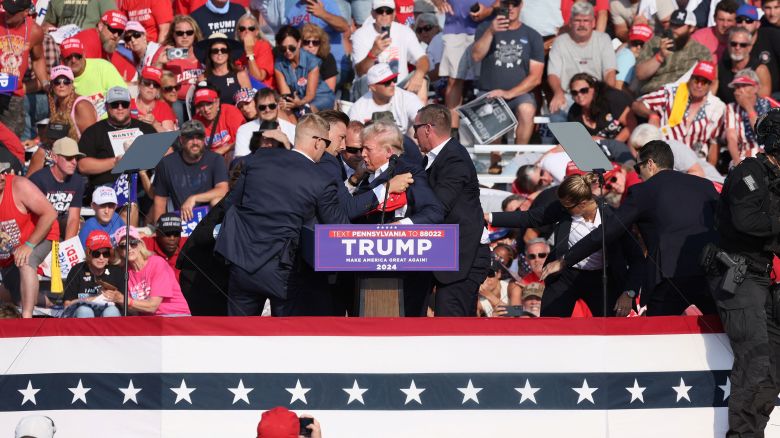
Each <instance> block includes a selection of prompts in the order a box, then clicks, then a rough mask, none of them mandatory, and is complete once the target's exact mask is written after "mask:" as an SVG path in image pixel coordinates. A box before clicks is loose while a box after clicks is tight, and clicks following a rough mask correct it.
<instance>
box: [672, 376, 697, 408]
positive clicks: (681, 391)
mask: <svg viewBox="0 0 780 438" xmlns="http://www.w3.org/2000/svg"><path fill="white" fill-rule="evenodd" d="M691 388H693V387H692V386H685V380H683V379H682V377H680V386H672V389H674V391H675V392H676V393H677V401H678V402H679V401H680V400H682V399H686V400H688V401H689V402H690V401H691V398H690V397H689V396H688V391H690V390H691Z"/></svg>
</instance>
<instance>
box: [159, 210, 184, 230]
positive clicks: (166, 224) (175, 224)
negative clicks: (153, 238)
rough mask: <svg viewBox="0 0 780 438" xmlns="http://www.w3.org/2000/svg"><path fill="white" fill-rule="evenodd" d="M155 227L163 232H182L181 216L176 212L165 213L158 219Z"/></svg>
mask: <svg viewBox="0 0 780 438" xmlns="http://www.w3.org/2000/svg"><path fill="white" fill-rule="evenodd" d="M155 229H156V230H157V231H158V232H160V233H163V234H168V233H174V232H179V233H181V218H180V217H179V215H178V214H176V213H165V214H164V215H162V216H160V217H159V218H158V219H157V225H156V226H155Z"/></svg>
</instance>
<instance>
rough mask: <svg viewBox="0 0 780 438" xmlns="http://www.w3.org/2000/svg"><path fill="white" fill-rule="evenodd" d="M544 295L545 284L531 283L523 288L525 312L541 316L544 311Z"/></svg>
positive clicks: (522, 298) (522, 297)
mask: <svg viewBox="0 0 780 438" xmlns="http://www.w3.org/2000/svg"><path fill="white" fill-rule="evenodd" d="M542 295H544V283H530V284H526V285H525V286H524V287H523V294H522V296H521V300H522V301H523V310H525V311H526V312H528V313H533V314H534V315H536V316H539V313H540V312H541V310H542Z"/></svg>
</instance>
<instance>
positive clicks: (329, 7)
mask: <svg viewBox="0 0 780 438" xmlns="http://www.w3.org/2000/svg"><path fill="white" fill-rule="evenodd" d="M320 1H322V5H323V6H324V7H325V11H326V12H328V13H329V14H333V15H335V16H337V17H343V16H344V13H343V12H342V11H341V9H340V8H339V6H338V4H337V3H336V2H335V1H333V0H320ZM306 5H307V3H306V1H304V0H287V4H286V8H285V13H284V18H285V20H286V21H287V24H289V25H290V26H293V27H299V28H300V27H303V25H304V24H306V23H312V24H316V25H317V26H319V27H321V28H322V29H323V30H324V31H325V33H327V34H328V37H329V38H330V53H331V54H332V55H333V57H334V58H336V61H338V63H337V64H338V65H339V67H341V65H342V62H341V61H342V59H343V58H344V57H345V56H346V54H345V53H344V45H343V44H342V42H341V32H339V31H338V30H336V29H335V28H333V26H331V25H330V24H328V23H326V22H325V20H323V19H321V18H317V17H315V16H314V15H312V14H310V13H309V12H308V11H306Z"/></svg>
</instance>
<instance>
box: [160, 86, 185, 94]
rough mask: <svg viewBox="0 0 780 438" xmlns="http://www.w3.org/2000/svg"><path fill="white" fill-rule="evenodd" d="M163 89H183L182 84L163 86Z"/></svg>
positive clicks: (167, 90)
mask: <svg viewBox="0 0 780 438" xmlns="http://www.w3.org/2000/svg"><path fill="white" fill-rule="evenodd" d="M162 90H163V91H164V92H166V93H170V92H172V91H179V90H181V85H180V84H176V85H168V86H167V87H162Z"/></svg>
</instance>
